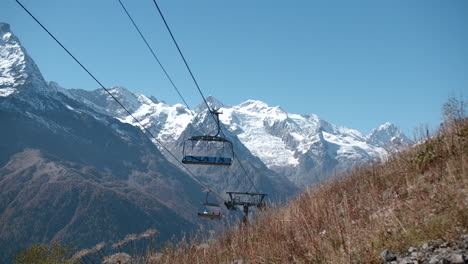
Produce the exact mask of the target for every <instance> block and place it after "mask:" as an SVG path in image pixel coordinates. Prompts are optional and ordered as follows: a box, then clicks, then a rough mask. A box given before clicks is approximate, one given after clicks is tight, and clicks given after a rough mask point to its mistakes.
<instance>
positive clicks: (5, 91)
mask: <svg viewBox="0 0 468 264" xmlns="http://www.w3.org/2000/svg"><path fill="white" fill-rule="evenodd" d="M23 88H30V89H37V90H40V91H41V92H43V91H51V90H50V89H49V87H48V85H47V83H46V82H45V81H44V78H43V77H42V74H41V72H40V71H39V68H38V67H37V65H36V63H34V61H33V60H32V59H31V57H29V55H28V54H27V52H26V49H25V48H23V46H21V43H20V41H19V40H18V38H17V37H16V36H15V35H14V34H13V33H12V32H11V30H10V25H9V24H7V23H0V96H8V95H10V94H13V93H16V92H18V91H19V90H21V89H23Z"/></svg>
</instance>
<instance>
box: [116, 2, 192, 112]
mask: <svg viewBox="0 0 468 264" xmlns="http://www.w3.org/2000/svg"><path fill="white" fill-rule="evenodd" d="M119 3H120V6H122V8H123V10H124V11H125V13H126V14H127V16H128V18H129V19H130V21H132V24H133V26H134V27H135V29H136V30H137V31H138V34H139V35H140V37H141V39H142V40H143V41H144V42H145V44H146V47H148V49H149V51H150V52H151V54H152V55H153V58H154V59H155V60H156V61H157V62H158V64H159V66H160V67H161V69H162V71H163V72H164V74H165V75H166V77H167V79H169V81H170V82H171V84H172V87H173V88H174V89H175V90H176V92H177V94H179V97H180V99H182V101H183V102H184V104H185V106H187V108H188V109H190V107H189V106H188V104H187V101H185V98H184V97H183V96H182V94H181V93H180V91H179V89H178V88H177V86H176V85H175V84H174V81H173V80H172V78H171V76H170V75H169V73H168V72H167V71H166V68H164V66H163V65H162V63H161V61H160V60H159V58H158V56H156V54H155V52H154V51H153V49H152V48H151V46H150V44H149V43H148V41H147V40H146V38H145V36H144V35H143V33H141V31H140V28H139V27H138V26H137V24H136V23H135V21H134V20H133V18H132V16H131V15H130V13H129V12H128V10H127V8H126V7H125V5H124V4H123V3H122V1H121V0H119Z"/></svg>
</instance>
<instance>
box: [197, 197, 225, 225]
mask: <svg viewBox="0 0 468 264" xmlns="http://www.w3.org/2000/svg"><path fill="white" fill-rule="evenodd" d="M210 193H211V191H210V190H208V191H207V192H206V197H205V202H204V203H203V206H204V208H205V209H204V211H203V212H201V213H198V216H199V217H202V218H207V219H218V220H221V219H222V218H223V215H221V209H220V207H221V206H220V205H219V204H217V203H213V202H210V201H209V199H208V197H209V194H210ZM211 207H216V208H218V213H216V212H214V211H213V210H207V209H209V208H211Z"/></svg>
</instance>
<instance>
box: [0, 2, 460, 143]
mask: <svg viewBox="0 0 468 264" xmlns="http://www.w3.org/2000/svg"><path fill="white" fill-rule="evenodd" d="M123 2H124V3H125V4H126V5H127V8H128V9H129V11H130V13H131V14H132V15H133V16H134V18H135V20H136V22H137V23H138V24H139V25H140V27H141V29H142V31H143V33H144V34H145V35H146V36H147V38H148V40H149V42H150V43H151V44H152V46H153V48H154V49H155V51H156V53H157V54H158V56H159V57H160V59H161V61H162V63H163V64H164V65H165V66H166V68H167V69H168V71H169V73H170V74H171V75H172V76H173V79H174V81H175V83H176V85H177V86H178V87H179V89H180V90H181V92H182V93H183V95H184V97H186V99H187V101H188V103H189V105H190V106H191V107H194V106H195V105H197V104H198V103H200V101H201V97H200V96H199V95H198V94H197V91H196V88H195V86H194V85H193V83H192V82H191V80H190V78H189V75H188V73H187V72H186V70H185V68H184V65H183V63H182V61H181V59H180V57H179V56H178V54H177V51H176V49H175V47H174V45H173V44H172V42H171V40H170V37H169V35H168V33H167V32H166V31H165V28H164V25H163V23H162V21H161V19H160V18H159V16H158V15H157V14H156V12H155V9H154V6H153V3H152V1H151V0H140V1H135V0H123ZM158 3H159V5H160V7H161V8H162V10H163V12H164V13H165V16H166V19H167V20H168V22H169V24H170V25H171V27H172V30H173V32H174V34H175V36H176V39H177V40H178V41H179V44H180V46H181V48H182V50H183V52H184V53H185V56H186V57H187V59H188V61H189V64H190V65H191V67H192V70H193V71H194V73H195V75H196V77H197V79H198V81H199V83H200V86H201V88H202V90H203V91H204V93H205V94H206V95H213V96H215V97H216V98H218V99H220V100H221V101H223V102H224V103H226V104H239V103H241V102H243V101H245V100H247V99H257V100H262V101H265V102H266V103H268V104H269V105H272V106H276V105H281V107H282V108H283V109H285V110H286V111H288V112H291V113H299V114H310V113H314V114H317V115H319V116H320V117H322V118H323V119H325V120H327V121H329V122H331V123H334V124H336V125H342V126H347V127H350V128H355V129H358V130H360V131H362V132H364V133H368V132H369V131H370V130H371V129H372V128H375V127H376V126H378V125H380V124H382V123H384V122H386V121H390V122H393V123H395V124H396V125H398V126H399V127H400V128H402V129H403V131H404V132H405V133H407V134H409V136H411V135H412V133H413V129H414V128H415V127H418V126H420V125H422V124H427V125H429V126H430V127H435V126H436V125H437V124H438V123H439V122H440V118H441V111H440V110H441V106H442V104H443V103H444V102H445V101H446V99H447V98H448V97H449V96H462V97H464V98H467V93H468V1H466V0H391V1H390V0H355V1H350V0H342V1H338V0H321V1H314V0H301V1H276V0H237V1H220V0H197V1H193V0H190V1H179V0H159V2H158ZM23 4H25V5H26V6H27V7H28V8H29V9H30V10H31V12H33V13H34V14H35V15H36V16H37V17H38V18H39V19H40V20H41V21H42V22H43V23H44V24H45V25H46V26H47V27H49V29H50V30H51V31H52V32H53V33H55V34H56V36H57V37H58V38H59V39H60V40H61V41H62V42H63V43H64V44H65V45H66V46H67V47H68V48H69V49H70V50H71V51H72V52H73V53H74V54H75V55H76V56H77V57H78V58H79V59H80V60H82V62H83V63H84V64H85V65H86V66H87V67H88V68H89V69H90V70H91V71H92V72H93V73H94V74H95V75H96V76H97V78H98V79H99V80H100V81H101V82H102V83H103V84H104V85H106V86H109V87H111V86H117V85H122V86H125V87H127V88H128V89H130V90H133V91H137V92H141V93H143V94H145V95H148V96H149V95H154V96H155V97H156V98H158V99H160V100H165V101H166V102H168V103H181V100H180V99H179V98H178V96H177V94H176V92H175V91H174V90H173V89H172V88H171V86H170V83H169V81H168V80H167V79H166V78H165V76H164V75H163V73H162V71H161V70H160V68H159V66H157V64H156V63H155V61H154V60H153V59H152V58H151V56H150V54H149V52H148V51H147V49H146V47H145V46H144V43H143V42H142V41H141V40H140V38H139V36H138V35H137V33H136V32H135V30H134V28H133V27H132V25H131V24H130V21H129V20H128V18H127V17H126V16H125V14H124V13H123V10H122V9H121V7H120V5H119V4H118V1H117V0H99V1H96V0H67V1H64V0H41V1H37V0H23ZM0 21H3V22H7V23H10V24H11V27H12V30H13V31H14V33H15V34H16V35H17V36H18V37H19V38H20V39H21V41H22V44H23V45H24V46H25V47H26V48H27V50H28V52H29V53H30V55H31V56H32V57H33V58H34V60H35V61H36V63H37V64H38V65H39V67H40V69H41V71H42V73H43V75H44V76H45V78H46V79H47V80H53V81H57V82H58V83H59V84H60V85H62V86H63V87H65V88H82V89H96V88H97V85H96V84H95V83H94V82H93V80H92V79H90V77H89V76H87V75H86V73H85V72H84V71H83V70H81V69H80V68H79V67H78V66H77V65H76V64H75V63H74V62H73V61H72V60H71V59H70V58H69V57H68V55H67V54H65V52H63V51H62V50H61V49H60V48H59V47H58V46H57V44H55V43H54V42H53V41H52V40H51V39H50V38H49V37H48V36H47V35H46V34H45V33H44V32H43V31H42V29H40V28H39V27H38V26H37V25H36V24H35V23H34V21H33V20H32V19H31V18H29V17H28V16H27V14H26V13H25V12H24V11H23V10H22V9H20V7H19V6H18V5H17V4H16V2H15V1H14V0H2V1H1V2H0Z"/></svg>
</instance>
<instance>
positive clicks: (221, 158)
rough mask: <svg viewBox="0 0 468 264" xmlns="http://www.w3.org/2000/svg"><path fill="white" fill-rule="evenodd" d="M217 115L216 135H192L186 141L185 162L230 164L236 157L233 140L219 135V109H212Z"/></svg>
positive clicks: (183, 159) (183, 161)
mask: <svg viewBox="0 0 468 264" xmlns="http://www.w3.org/2000/svg"><path fill="white" fill-rule="evenodd" d="M210 112H211V113H212V114H213V115H215V116H216V121H217V126H218V131H217V133H216V135H214V136H209V135H206V136H192V137H190V138H189V139H187V140H186V141H185V142H184V146H183V158H182V163H184V164H195V165H218V166H230V165H232V160H233V158H234V149H233V146H232V142H231V141H229V140H227V139H226V138H224V137H221V136H219V133H220V131H221V127H220V124H219V114H220V112H219V111H218V110H217V109H214V110H210Z"/></svg>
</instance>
